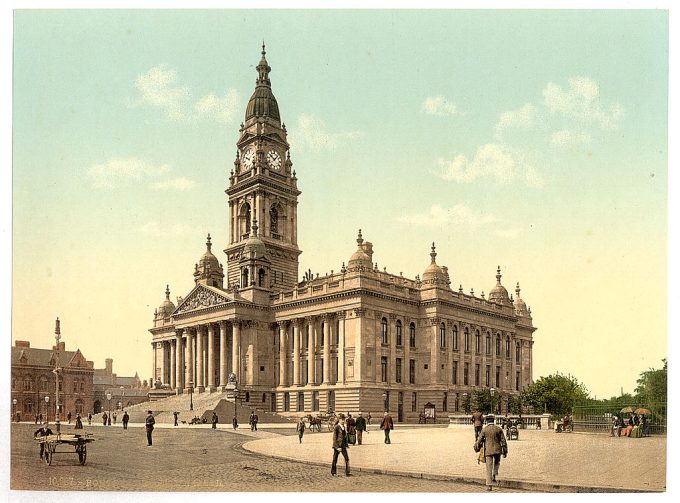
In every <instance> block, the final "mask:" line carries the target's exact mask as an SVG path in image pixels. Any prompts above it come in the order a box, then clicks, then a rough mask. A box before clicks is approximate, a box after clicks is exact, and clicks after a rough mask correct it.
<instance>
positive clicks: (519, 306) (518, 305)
mask: <svg viewBox="0 0 680 503" xmlns="http://www.w3.org/2000/svg"><path fill="white" fill-rule="evenodd" d="M519 292H520V290H519V282H517V287H516V288H515V293H516V294H517V299H516V300H515V313H517V316H527V315H528V314H529V310H528V309H527V304H526V302H524V301H523V300H522V298H521V297H520V296H519Z"/></svg>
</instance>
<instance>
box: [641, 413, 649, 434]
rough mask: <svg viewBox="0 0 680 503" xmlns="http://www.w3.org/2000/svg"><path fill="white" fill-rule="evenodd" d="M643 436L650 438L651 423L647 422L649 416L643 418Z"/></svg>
mask: <svg viewBox="0 0 680 503" xmlns="http://www.w3.org/2000/svg"><path fill="white" fill-rule="evenodd" d="M641 423H642V436H643V437H648V436H649V421H648V420H647V416H642V421H641Z"/></svg>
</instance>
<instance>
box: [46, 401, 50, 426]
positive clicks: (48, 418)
mask: <svg viewBox="0 0 680 503" xmlns="http://www.w3.org/2000/svg"><path fill="white" fill-rule="evenodd" d="M49 420H50V396H49V395H45V421H46V422H47V421H49Z"/></svg>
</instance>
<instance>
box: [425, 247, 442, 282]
mask: <svg viewBox="0 0 680 503" xmlns="http://www.w3.org/2000/svg"><path fill="white" fill-rule="evenodd" d="M435 249H436V248H435V245H434V243H432V251H431V252H430V260H431V262H430V265H428V266H427V267H426V268H425V272H423V283H424V284H434V285H436V284H444V285H446V284H447V283H448V281H447V278H446V274H445V273H444V270H443V269H442V268H441V267H439V266H438V265H437V262H436V261H435V259H436V257H437V252H436V251H435Z"/></svg>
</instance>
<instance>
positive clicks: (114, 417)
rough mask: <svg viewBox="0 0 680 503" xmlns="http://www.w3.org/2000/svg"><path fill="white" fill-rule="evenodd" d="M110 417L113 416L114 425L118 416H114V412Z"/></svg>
mask: <svg viewBox="0 0 680 503" xmlns="http://www.w3.org/2000/svg"><path fill="white" fill-rule="evenodd" d="M111 415H112V416H113V424H116V420H117V419H118V414H116V413H115V412H114V413H113V414H111Z"/></svg>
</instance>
